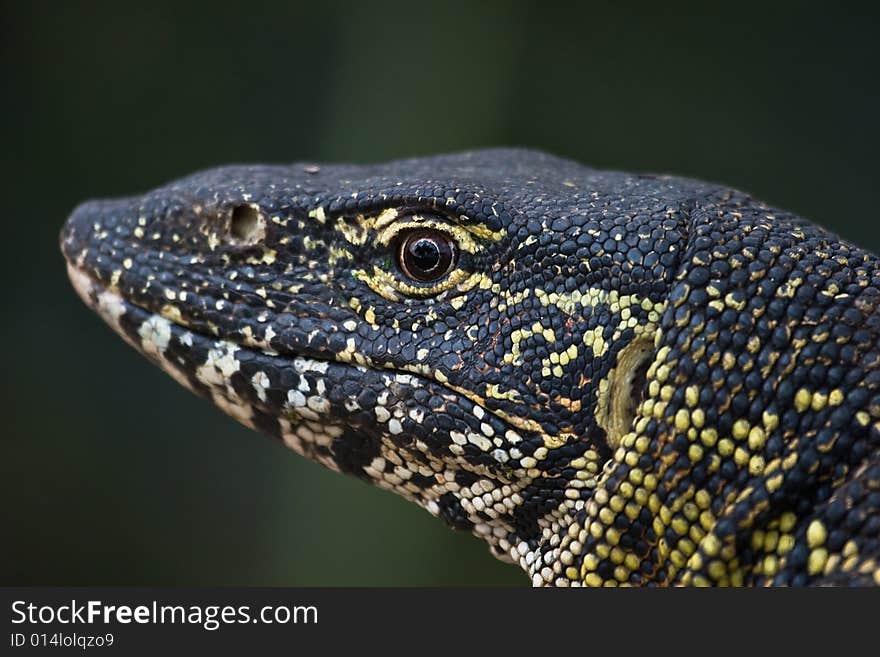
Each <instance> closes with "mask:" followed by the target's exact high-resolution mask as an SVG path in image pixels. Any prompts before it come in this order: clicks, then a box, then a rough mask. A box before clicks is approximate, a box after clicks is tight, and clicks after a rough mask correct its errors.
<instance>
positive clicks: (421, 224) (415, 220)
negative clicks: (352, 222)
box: [376, 215, 484, 253]
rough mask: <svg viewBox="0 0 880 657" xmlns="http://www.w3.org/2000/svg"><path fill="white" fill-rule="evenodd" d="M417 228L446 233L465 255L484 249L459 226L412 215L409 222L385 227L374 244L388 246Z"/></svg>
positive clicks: (398, 222) (470, 234)
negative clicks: (397, 237) (398, 236)
mask: <svg viewBox="0 0 880 657" xmlns="http://www.w3.org/2000/svg"><path fill="white" fill-rule="evenodd" d="M418 228H427V229H433V230H436V231H438V232H441V233H446V234H447V235H449V236H450V237H451V238H452V239H454V240H455V242H456V245H457V247H458V248H459V250H461V251H464V252H466V253H479V252H480V251H482V250H483V249H484V247H483V245H482V244H481V243H480V242H478V241H477V240H476V239H474V235H473V233H471V232H470V231H468V230H467V229H465V228H462V227H461V226H453V225H452V224H449V223H446V222H443V221H438V220H436V219H430V218H422V217H421V216H419V215H412V217H411V218H410V219H409V220H405V221H396V222H394V223H393V224H391V225H389V226H387V227H386V228H384V229H383V230H381V231H380V232H379V233H378V234H377V235H376V244H380V245H382V246H388V245H389V244H391V242H392V241H393V240H394V238H395V237H396V236H397V235H398V234H399V233H400V232H401V231H406V230H413V229H418Z"/></svg>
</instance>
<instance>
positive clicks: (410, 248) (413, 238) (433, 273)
mask: <svg viewBox="0 0 880 657" xmlns="http://www.w3.org/2000/svg"><path fill="white" fill-rule="evenodd" d="M454 259H455V243H454V242H453V240H452V239H451V238H450V237H449V236H448V235H445V234H443V233H442V232H440V231H436V230H417V231H412V232H410V233H408V234H406V235H404V237H403V239H402V241H401V243H400V253H399V264H400V268H401V270H403V273H404V274H406V276H408V277H409V278H412V279H415V280H417V281H419V282H422V283H429V282H431V281H436V280H438V279H440V278H442V277H443V276H445V275H446V274H447V272H448V271H449V269H450V268H451V267H452V264H453V260H454Z"/></svg>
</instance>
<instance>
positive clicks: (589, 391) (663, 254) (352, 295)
mask: <svg viewBox="0 0 880 657" xmlns="http://www.w3.org/2000/svg"><path fill="white" fill-rule="evenodd" d="M687 184H691V183H689V182H688V181H681V180H678V181H676V183H675V184H672V183H667V182H666V181H665V179H662V178H656V177H650V176H633V175H626V174H618V173H607V172H597V171H593V170H591V169H587V168H584V167H582V166H580V165H576V164H574V163H571V162H568V161H566V160H561V159H557V158H554V157H551V156H548V155H544V154H540V153H535V152H530V151H520V150H490V151H482V152H476V153H469V154H462V155H451V156H440V157H434V158H423V159H416V160H406V161H398V162H393V163H390V164H385V165H375V166H308V165H292V166H233V167H224V168H219V169H213V170H210V171H205V172H202V173H199V174H196V175H193V176H191V177H188V178H185V179H182V180H179V181H176V182H174V183H171V184H169V185H167V186H165V187H162V188H160V189H157V190H155V191H152V192H149V193H147V194H145V195H143V196H138V197H133V198H127V199H120V200H111V201H97V202H89V203H86V204H83V205H82V206H80V207H79V208H77V209H76V210H75V212H74V213H73V215H72V216H71V217H70V219H69V220H68V222H67V224H66V225H65V227H64V229H63V231H62V235H61V245H62V250H63V252H64V255H65V257H66V259H67V263H68V270H69V274H70V277H71V280H72V282H73V284H74V286H75V287H76V289H77V291H78V292H79V294H80V296H81V297H82V298H83V300H84V301H85V302H86V303H87V304H88V305H89V306H91V307H92V308H94V309H95V310H96V311H97V312H98V313H99V314H100V315H101V316H102V318H103V319H104V320H105V321H106V322H107V323H108V324H110V326H112V327H113V328H114V329H115V330H116V331H117V332H118V333H120V334H121V335H122V337H123V338H125V339H126V340H127V341H128V342H129V343H131V344H132V345H133V346H134V347H135V348H136V349H137V350H139V351H140V352H142V353H143V354H144V355H146V356H147V357H149V358H150V359H151V360H152V361H154V362H155V363H156V364H158V365H159V366H160V367H161V368H163V369H164V370H165V371H166V372H168V373H169V374H170V375H172V376H173V377H174V378H175V379H176V380H178V381H179V382H180V383H182V384H183V385H185V386H187V387H188V388H190V389H192V390H193V391H194V392H196V393H198V394H200V395H202V396H204V397H206V398H208V399H209V400H211V401H212V402H213V403H214V404H215V405H217V406H218V407H219V408H220V409H222V410H223V411H225V412H226V413H228V414H229V415H231V416H232V417H234V418H235V419H237V420H238V421H240V422H242V423H243V424H245V425H247V426H249V427H252V428H254V429H256V430H259V431H261V432H263V433H266V434H269V435H270V436H274V437H276V438H278V439H281V440H283V441H284V442H285V443H286V444H287V445H289V446H290V447H291V448H293V449H294V450H295V451H296V452H298V453H300V454H302V455H303V456H305V457H307V458H310V459H313V460H315V461H317V462H319V463H322V464H323V465H325V466H327V467H329V468H332V469H334V470H337V471H341V472H344V473H347V474H350V475H354V476H356V477H360V478H362V479H365V480H367V481H369V482H372V483H373V484H375V485H377V486H380V487H382V488H386V489H390V490H393V491H395V492H397V493H398V494H400V495H403V496H404V497H406V498H407V499H410V500H412V501H414V502H416V503H418V504H419V505H421V506H423V507H424V508H426V509H427V510H428V511H430V512H431V513H432V514H434V515H436V516H439V517H441V518H443V519H444V520H445V521H446V522H448V523H449V524H450V525H452V526H453V527H456V528H459V529H466V530H470V531H473V532H474V533H476V534H477V535H479V536H481V537H483V538H485V539H486V541H487V542H488V543H489V544H490V546H491V547H492V549H493V552H494V553H495V554H496V555H498V556H502V557H507V558H510V559H513V560H516V561H520V562H522V563H523V565H524V566H525V565H528V566H531V567H532V570H533V571H534V564H527V563H526V562H527V561H529V560H534V559H535V555H536V554H539V553H536V552H535V546H536V545H538V544H539V543H541V542H546V541H552V540H554V539H553V537H554V536H557V535H558V534H559V532H560V531H561V529H563V528H564V527H565V524H566V522H567V520H568V521H570V519H571V518H572V517H573V516H574V515H576V514H577V513H579V512H580V511H582V509H583V508H584V505H585V503H586V502H587V501H588V500H589V499H590V497H591V495H592V491H593V490H594V488H595V487H596V485H597V481H598V479H599V477H600V475H601V473H602V469H603V465H604V464H605V463H606V462H607V461H608V460H609V459H610V457H611V454H612V453H613V452H614V450H615V448H616V447H617V446H618V444H619V442H620V440H621V438H622V436H623V435H624V434H625V433H627V432H628V431H629V430H630V428H631V425H632V420H633V416H634V414H635V412H636V408H637V406H638V402H639V400H640V399H641V397H642V395H643V393H644V388H645V386H646V384H645V381H646V376H645V374H646V370H647V369H648V366H649V364H650V363H651V357H652V355H653V354H654V351H655V336H656V334H657V332H658V328H659V324H660V320H661V315H662V313H663V311H664V308H665V303H666V299H667V295H668V293H669V290H670V288H671V286H672V278H673V276H674V274H675V271H676V267H677V265H678V263H679V257H680V251H681V248H682V245H683V242H684V239H685V231H686V225H685V223H686V222H685V219H686V217H685V214H686V213H685V210H684V209H683V208H684V203H685V199H686V198H687V194H688V189H687ZM692 184H694V185H696V184H697V183H692Z"/></svg>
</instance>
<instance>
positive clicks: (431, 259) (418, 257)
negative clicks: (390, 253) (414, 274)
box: [408, 238, 440, 271]
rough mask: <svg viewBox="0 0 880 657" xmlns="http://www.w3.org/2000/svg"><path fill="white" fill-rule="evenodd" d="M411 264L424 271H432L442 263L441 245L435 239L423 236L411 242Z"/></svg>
mask: <svg viewBox="0 0 880 657" xmlns="http://www.w3.org/2000/svg"><path fill="white" fill-rule="evenodd" d="M408 255H409V256H410V259H411V264H412V265H414V266H415V267H416V268H417V269H421V270H422V271H431V270H432V269H434V268H436V267H437V265H438V264H440V247H439V246H437V242H434V241H433V240H429V239H425V238H422V239H420V240H418V241H416V242H415V243H410V247H409V254H408Z"/></svg>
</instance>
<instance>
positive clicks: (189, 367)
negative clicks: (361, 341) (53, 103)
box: [67, 262, 522, 469]
mask: <svg viewBox="0 0 880 657" xmlns="http://www.w3.org/2000/svg"><path fill="white" fill-rule="evenodd" d="M67 271H68V276H69V278H70V280H71V283H72V285H73V287H74V288H75V290H76V292H77V294H78V295H79V296H80V298H81V299H82V300H83V302H84V303H85V304H86V305H87V306H88V307H89V308H92V309H93V310H94V311H95V312H97V313H98V315H99V316H100V317H101V318H102V319H103V320H104V321H105V322H106V323H107V324H108V325H109V326H110V327H111V328H112V329H113V330H114V331H115V332H116V333H117V334H119V335H120V336H121V337H122V338H123V339H124V340H125V341H126V342H127V343H128V344H129V345H131V346H132V347H133V348H134V349H135V350H137V351H138V352H140V353H142V354H144V355H145V356H147V357H148V358H149V359H151V360H152V361H153V362H154V363H155V364H156V365H158V366H159V367H160V368H161V369H162V370H163V371H165V372H166V373H167V374H169V375H170V376H171V377H172V378H174V379H175V380H176V381H177V382H178V383H180V384H181V385H183V386H184V387H186V388H187V389H189V390H190V391H192V392H194V393H195V394H197V395H200V396H206V397H209V398H211V399H212V400H213V402H214V403H215V405H217V406H218V407H220V408H221V410H223V411H224V412H226V413H227V414H228V415H231V416H232V417H233V418H235V419H236V420H238V421H239V422H241V423H242V424H244V425H245V426H248V427H249V428H252V429H254V430H257V431H263V433H267V431H266V430H265V427H263V426H261V425H259V424H257V423H255V422H254V421H253V417H254V415H256V414H259V413H261V412H262V413H263V414H272V415H278V414H284V413H286V412H288V411H289V410H290V409H291V408H293V410H294V411H295V413H294V415H296V416H297V419H301V418H305V419H306V420H308V421H311V423H312V427H311V428H312V430H313V431H315V430H317V426H316V423H319V422H324V421H332V422H339V421H343V420H344V417H345V416H344V413H342V412H339V409H334V410H336V412H335V413H332V414H329V411H330V410H331V409H330V405H329V404H328V403H327V399H326V396H327V395H326V394H325V392H326V388H327V387H330V386H331V385H332V382H331V381H330V380H329V378H330V377H331V373H330V372H329V371H328V370H330V369H332V370H333V371H334V372H336V375H337V378H340V379H341V378H342V376H341V372H343V371H344V372H347V374H346V375H345V378H346V379H348V380H355V381H356V380H360V381H364V380H366V379H368V378H371V377H379V378H381V379H382V380H383V381H384V383H383V385H384V386H386V387H388V388H389V389H402V388H408V389H410V390H414V389H417V388H423V389H429V390H434V391H437V392H439V391H443V392H442V393H441V394H442V395H443V396H445V397H447V398H449V399H453V398H454V399H455V402H456V403H457V404H459V405H462V404H464V405H465V406H470V407H471V408H470V409H469V410H470V412H471V413H472V414H473V415H474V416H476V417H478V418H485V419H486V420H487V421H490V422H491V424H493V425H495V426H494V431H495V433H496V435H499V436H512V437H513V440H514V442H519V440H521V439H522V436H521V435H520V434H519V433H518V431H520V430H521V429H517V427H516V426H515V424H512V423H510V422H509V420H508V419H507V418H503V417H500V416H499V415H498V414H497V413H495V412H493V411H492V410H490V409H488V408H486V407H484V406H483V405H482V404H481V403H480V401H481V400H479V399H474V398H473V397H474V396H475V395H471V394H468V391H465V390H460V389H458V388H457V387H453V386H450V385H446V384H443V383H441V382H439V381H435V380H434V379H431V378H428V377H425V376H423V375H420V374H418V373H414V372H409V371H406V370H399V369H391V368H374V367H370V366H368V365H360V364H356V363H350V362H346V361H340V360H337V359H328V358H323V359H322V358H315V357H312V356H300V355H296V354H279V353H278V352H275V351H267V350H263V349H259V348H255V347H254V346H251V345H244V344H241V343H240V342H238V341H233V340H230V339H228V338H224V337H221V336H213V335H206V334H204V333H202V332H200V331H196V330H192V329H190V328H189V327H187V326H186V325H184V324H181V323H178V322H174V321H171V320H169V319H167V318H165V317H163V316H161V315H160V314H158V313H156V311H155V310H151V309H149V308H144V307H143V306H141V305H139V304H136V303H134V302H132V301H130V300H128V299H126V298H125V297H124V296H122V295H121V294H119V293H118V292H117V291H115V290H114V289H113V288H112V287H109V286H108V285H106V284H105V283H104V282H102V281H99V280H96V279H95V278H94V277H93V276H90V275H89V274H88V273H87V272H86V271H84V270H83V269H81V268H79V267H77V266H76V265H75V264H73V263H71V262H68V263H67ZM175 347H176V348H175ZM172 352H173V353H172ZM188 352H198V354H196V353H192V354H190V353H188ZM239 352H243V353H244V354H247V358H246V360H247V361H248V375H249V376H248V377H247V378H248V380H249V381H250V382H251V384H252V386H253V387H254V389H255V394H253V395H252V394H250V392H251V391H250V390H247V391H246V392H248V393H249V394H247V395H245V396H244V397H243V396H242V390H240V389H239V388H238V387H236V388H234V387H233V386H232V385H230V377H231V376H232V375H233V374H238V373H240V372H243V371H244V369H246V368H245V367H244V366H243V365H239V364H238V361H237V360H236V357H235V354H238V353H239ZM187 359H189V360H187ZM239 367H241V370H239V369H238V368H239ZM260 368H262V369H261V370H260V371H258V372H255V373H254V374H253V375H252V376H251V375H250V369H260ZM284 370H288V371H289V370H294V371H295V372H296V373H298V374H299V375H301V379H300V381H301V383H300V388H299V389H297V390H289V391H285V394H286V398H284V399H278V398H277V397H278V395H275V399H273V398H272V395H271V394H269V395H268V396H267V390H262V391H261V390H260V388H261V378H262V377H268V378H270V379H275V378H279V379H283V378H284V376H283V375H282V374H281V373H282V371H284ZM352 370H354V371H355V372H356V375H355V376H352V374H351V372H352ZM306 375H307V376H308V378H310V379H313V380H311V381H310V383H309V385H308V386H306V384H305V383H302V381H305V379H306ZM319 379H320V380H323V379H327V382H326V383H319V382H318V380H319ZM262 387H263V388H266V386H262ZM309 392H312V393H315V392H317V393H318V394H311V395H310V394H309ZM349 406H350V405H349ZM348 410H350V408H349V407H346V411H348ZM356 410H359V409H356ZM374 410H375V409H370V411H371V412H373V411H374ZM378 414H381V411H379V413H377V415H378ZM489 418H491V420H489ZM289 426H290V423H288V427H287V428H288V429H289ZM268 433H272V432H268ZM282 433H283V431H282ZM282 437H284V436H282ZM285 442H289V441H288V440H287V439H286V438H285ZM506 442H507V439H505V443H506ZM291 446H292V447H294V449H295V450H296V451H300V452H301V451H302V450H301V449H299V448H298V446H294V445H291ZM308 456H309V458H315V455H314V454H310V455H308ZM326 465H329V466H330V467H332V465H331V464H326ZM334 469H335V468H334Z"/></svg>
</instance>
